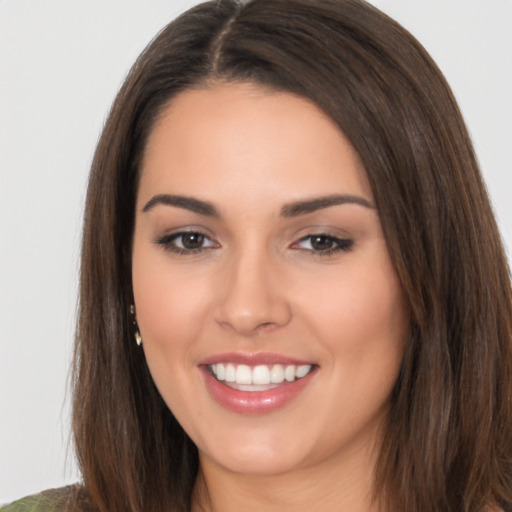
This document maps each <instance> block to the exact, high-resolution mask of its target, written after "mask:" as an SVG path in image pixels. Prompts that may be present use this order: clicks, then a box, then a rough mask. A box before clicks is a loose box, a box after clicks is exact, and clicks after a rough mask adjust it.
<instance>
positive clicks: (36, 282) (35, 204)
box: [0, 0, 512, 503]
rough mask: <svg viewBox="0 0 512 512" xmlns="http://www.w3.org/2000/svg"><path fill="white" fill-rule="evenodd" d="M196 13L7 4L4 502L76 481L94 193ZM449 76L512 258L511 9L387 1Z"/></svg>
mask: <svg viewBox="0 0 512 512" xmlns="http://www.w3.org/2000/svg"><path fill="white" fill-rule="evenodd" d="M195 3H196V2H193V1H188V2H186V1H183V0H166V1H162V0H152V1H151V2H148V1H147V0H146V1H143V0H137V1H135V0H125V1H123V2H121V1H120V0H102V1H99V0H95V1H94V0H89V1H88V2H85V1H77V2H70V1H69V0H60V1H42V0H31V1H28V0H0V503H2V502H8V501H11V500H13V499H15V498H18V497H21V496H23V495H25V494H28V493H33V492H36V491H39V490H41V489H44V488H48V487H56V486H59V485H63V484H64V483H69V482H73V481H76V480H77V478H78V475H77V471H76V467H75V464H74V461H73V456H72V448H70V447H69V443H68V438H69V427H68V424H69V407H68V400H67V393H66V389H67V376H68V366H69V360H70V355H71V346H72V338H73V328H74V327H73V324H74V318H75V307H76V305H75V303H76V283H77V261H78V247H79V241H80V224H81V220H80V218H81V213H82V203H83V199H84V194H85V180H86V175H87V170H88V167H89V165H90V161H91V157H92V153H93V150H94V146H95V143H96V140H97V138H98V135H99V132H100V130H101V126H102V123H103V121H104V118H105V115H106V112H107V110H108V108H109V105H110V103H111V101H112V99H113V97H114V95H115V93H116V90H117V89H118V87H119V85H120V83H121V81H122V79H123V77H124V76H125V75H126V73H127V71H128V69H129V67H130V65H131V64H132V62H133V61H134V59H135V58H136V56H137V55H138V54H139V52H140V51H141V50H142V49H143V48H144V46H145V45H146V44H147V43H148V42H149V41H150V39H151V38H152V37H153V36H154V35H155V34H156V32H157V31H158V30H159V29H160V28H162V27H163V26H164V25H165V24H166V23H167V22H168V21H169V20H170V19H172V18H173V17H175V16H176V14H178V13H179V12H181V11H182V10H184V9H185V8H186V7H189V6H191V5H193V4H195ZM372 3H374V4H375V5H377V6H378V7H379V8H381V9H382V10H384V11H385V12H387V13H388V14H390V15H391V16H392V17H394V18H395V19H397V20H398V21H399V22H401V23H402V24H403V25H404V26H405V27H406V28H408V29H409V30H410V31H411V32H412V33H413V34H414V35H416V37H417V38H418V39H419V40H420V41H421V42H422V43H423V44H424V46H425V47H426V48H427V50H429V51H430V53H431V54H432V56H433V57H434V59H435V60H436V61H437V62H438V64H439V65H440V67H441V69H442V70H443V71H444V73H445V74H446V76H447V78H448V81H449V82H450V83H451V85H452V87H453V89H454V91H455V94H456V96H457V99H458V100H459V102H460V105H461V107H462V110H463V113H464V115H465V118H466V121H467V123H468V126H469V129H470V132H471V134H472V137H473V140H474V142H475V146H476V150H477V154H478V157H479V160H480V163H481V166H482V170H483V173H484V176H485V179H486V180H487V183H488V186H489V190H490V193H491V197H492V199H493V202H494V206H495V209H496V213H497V216H498V219H499V222H500V226H501V228H502V232H503V235H504V238H505V242H506V244H507V246H508V247H512V205H511V202H510V200H509V195H510V189H511V185H512V178H511V162H512V156H511V145H512V124H511V120H512V100H511V91H512V1H511V0H417V1H414V0H374V1H373V2H372Z"/></svg>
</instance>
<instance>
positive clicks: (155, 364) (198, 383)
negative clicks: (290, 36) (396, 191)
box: [132, 84, 408, 474]
mask: <svg viewBox="0 0 512 512" xmlns="http://www.w3.org/2000/svg"><path fill="white" fill-rule="evenodd" d="M136 208H137V211H136V226H135V233H134V243H133V267H132V272H133V292H134V298H135V306H136V315H137V321H138V325H139V329H140V332H141V335H142V338H143V350H144V352H145V356H146V359H147V363H148V365H149V368H150V371H151V374H152V376H153V379H154V381H155V384H156V386H157V388H158V389H159V391H160V393H161V395H162V397H163V399H164V400H165V402H166V403H167V405H168V406H169V408H170V409H171V410H172V412H173V413H174V415H175V416H176V418H177V419H178V421H179V422H180V423H181V425H182V426H183V428H184V429H185V431H186V432H187V433H188V434H189V436H190V437H191V438H192V440H193V441H194V442H195V443H196V445H197V447H198V449H199V453H200V458H201V463H202V464H203V465H205V464H210V465H213V466H218V467H222V468H225V469H228V470H230V471H235V472H240V473H246V474H278V473H279V474H282V473H284V472H287V471H293V470H297V469H300V468H306V467H312V466H314V465H322V464H324V465H326V464H327V465H329V466H330V467H332V464H336V463H337V462H341V461H342V460H349V459H350V458H351V457H354V456H355V455H354V454H361V453H364V452H365V451H368V450H367V449H368V448H371V447H373V445H374V442H375V440H376V438H377V435H378V432H379V428H380V426H381V425H382V421H383V420H384V419H385V417H386V413H387V410H388V404H389V397H390V393H391V390H392V388H393V385H394V383H395V381H396V379H397V374H398V371H399V367H400V363H401V359H402V354H403V348H404V340H405V337H406V332H407V327H408V316H407V314H406V308H405V307H404V301H403V297H402V291H401V287H400V284H399V282H398V280H397V276H396V275H395V272H394V270H393V266H392V264H391V262H390V258H389V255H388V252H387V249H386V243H385V240H384V238H383V234H382V230H381V226H380V222H379V217H378V213H377V211H376V209H375V208H374V206H373V198H372V194H371V190H370V187H369V184H368V181H367V178H366V174H365V170H364V168H363V165H362V163H361V161H360V159H359V157H358V155H357V154H356V152H355V150H354V149H353V147H352V146H351V145H350V144H349V142H348V141H347V139H346V138H345V137H344V136H343V134H342V133H341V132H340V130H339V129H338V128H337V127H336V126H335V125H334V123H333V122H332V121H331V120H330V119H329V118H328V117H327V116H326V115H325V114H324V113H322V112H321V111H320V110H319V109H318V108H317V107H316V106H314V105H313V104H311V103H310V102H309V101H307V100H305V99H303V98H300V97H297V96H294V95H292V94H289V93H283V92H269V91H266V90H264V89H261V88H258V87H257V86H254V85H249V84H245V85H240V84H238V85H225V84H224V85H218V86H215V87H212V88H208V89H200V90H189V91H186V92H184V93H181V94H180V95H178V96H177V97H175V98H174V99H173V101H172V102H171V104H170V106H169V107H168V108H167V110H166V111H165V113H164V115H163V117H161V118H160V119H159V121H158V123H157V125H156V126H155V128H154V130H153V131H152V133H151V134H150V137H149V140H148V145H147V148H146V153H145V157H144V161H143V165H142V171H141V180H140V186H139V190H138V197H137V206H136Z"/></svg>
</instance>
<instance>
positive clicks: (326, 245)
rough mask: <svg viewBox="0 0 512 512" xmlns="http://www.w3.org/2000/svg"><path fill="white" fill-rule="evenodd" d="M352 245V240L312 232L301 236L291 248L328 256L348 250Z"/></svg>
mask: <svg viewBox="0 0 512 512" xmlns="http://www.w3.org/2000/svg"><path fill="white" fill-rule="evenodd" d="M353 245H354V240H351V239H349V238H339V237H337V236H333V235H329V234H328V233H314V234H311V235H306V236H304V237H302V238H301V239H300V240H299V241H298V242H295V243H294V244H292V246H291V248H292V249H297V250H305V251H309V252H311V253H313V254H315V255H319V256H328V255H330V254H333V253H336V252H339V251H344V252H347V251H349V250H350V249H351V248H352V246H353Z"/></svg>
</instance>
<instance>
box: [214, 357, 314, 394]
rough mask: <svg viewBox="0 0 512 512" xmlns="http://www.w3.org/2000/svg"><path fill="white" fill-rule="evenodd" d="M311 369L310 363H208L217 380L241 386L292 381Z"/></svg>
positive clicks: (303, 375)
mask: <svg viewBox="0 0 512 512" xmlns="http://www.w3.org/2000/svg"><path fill="white" fill-rule="evenodd" d="M311 369H312V365H310V364H303V365H300V366H295V365H293V364H290V365H287V366H283V365H282V364H275V365H273V366H272V367H269V366H267V365H258V366H254V367H251V366H247V365H245V364H239V365H235V364H232V363H217V364H212V365H210V370H211V372H212V374H213V375H214V376H215V378H216V379H217V380H219V381H225V382H229V383H236V384H240V385H241V386H267V385H269V384H281V383H282V382H284V381H285V380H286V381H287V382H293V381H294V380H296V379H301V378H302V377H305V376H306V375H307V374H308V373H309V372H310V371H311ZM240 389H243V388H240Z"/></svg>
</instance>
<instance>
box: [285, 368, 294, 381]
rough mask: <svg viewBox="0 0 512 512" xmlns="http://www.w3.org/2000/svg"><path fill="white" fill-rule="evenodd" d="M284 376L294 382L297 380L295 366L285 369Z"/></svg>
mask: <svg viewBox="0 0 512 512" xmlns="http://www.w3.org/2000/svg"><path fill="white" fill-rule="evenodd" d="M284 378H285V379H286V380H287V381H288V382H293V381H294V380H295V366H287V367H286V368H285V369H284Z"/></svg>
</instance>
